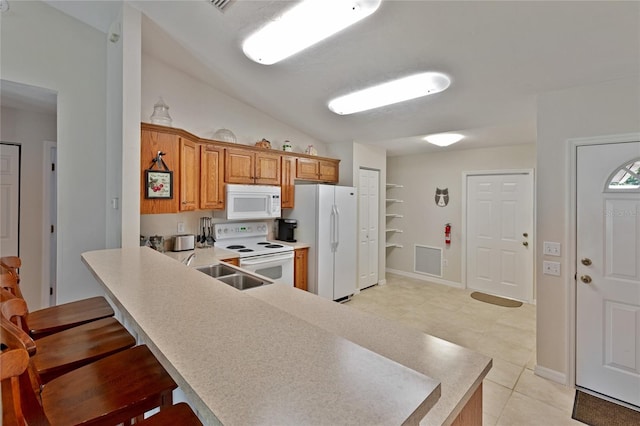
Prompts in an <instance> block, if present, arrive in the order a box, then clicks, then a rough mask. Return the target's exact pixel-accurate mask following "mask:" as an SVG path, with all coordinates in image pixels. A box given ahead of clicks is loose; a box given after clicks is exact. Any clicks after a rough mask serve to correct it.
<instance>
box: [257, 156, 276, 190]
mask: <svg viewBox="0 0 640 426" xmlns="http://www.w3.org/2000/svg"><path fill="white" fill-rule="evenodd" d="M255 156H256V160H255V165H256V170H255V175H254V176H255V183H257V184H262V185H280V157H281V156H280V154H270V153H262V152H256V153H255Z"/></svg>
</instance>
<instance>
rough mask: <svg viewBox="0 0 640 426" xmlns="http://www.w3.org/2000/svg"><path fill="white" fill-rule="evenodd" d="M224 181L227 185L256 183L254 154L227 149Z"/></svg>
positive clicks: (242, 150)
mask: <svg viewBox="0 0 640 426" xmlns="http://www.w3.org/2000/svg"><path fill="white" fill-rule="evenodd" d="M225 162H226V168H225V171H224V181H225V182H227V183H246V184H252V183H254V169H255V155H254V153H253V152H251V151H248V150H244V149H236V148H227V149H226V154H225Z"/></svg>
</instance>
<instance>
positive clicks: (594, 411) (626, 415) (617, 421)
mask: <svg viewBox="0 0 640 426" xmlns="http://www.w3.org/2000/svg"><path fill="white" fill-rule="evenodd" d="M571 418H573V419H575V420H578V421H579V422H582V423H586V424H588V425H591V426H629V425H640V411H635V410H632V409H631V408H627V407H623V406H622V405H618V404H616V403H613V402H611V401H606V400H604V399H601V398H598V397H597V396H593V395H590V394H588V393H585V392H582V391H579V390H576V398H575V400H574V402H573V413H572V414H571Z"/></svg>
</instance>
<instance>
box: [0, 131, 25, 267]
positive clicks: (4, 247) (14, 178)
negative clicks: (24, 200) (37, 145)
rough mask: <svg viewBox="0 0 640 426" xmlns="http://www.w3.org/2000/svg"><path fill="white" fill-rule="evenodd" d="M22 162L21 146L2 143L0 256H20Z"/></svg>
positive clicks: (0, 161) (0, 155)
mask: <svg viewBox="0 0 640 426" xmlns="http://www.w3.org/2000/svg"><path fill="white" fill-rule="evenodd" d="M20 162H21V147H20V145H18V144H11V143H6V142H2V143H0V256H20Z"/></svg>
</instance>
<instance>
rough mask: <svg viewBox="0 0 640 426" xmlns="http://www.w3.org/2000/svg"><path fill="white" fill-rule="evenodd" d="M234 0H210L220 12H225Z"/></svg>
mask: <svg viewBox="0 0 640 426" xmlns="http://www.w3.org/2000/svg"><path fill="white" fill-rule="evenodd" d="M234 1H235V0H209V3H211V4H212V5H213V6H215V8H216V9H218V10H219V11H220V12H224V10H225V9H226V8H227V7H229V5H230V4H231V3H233V2H234Z"/></svg>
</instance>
